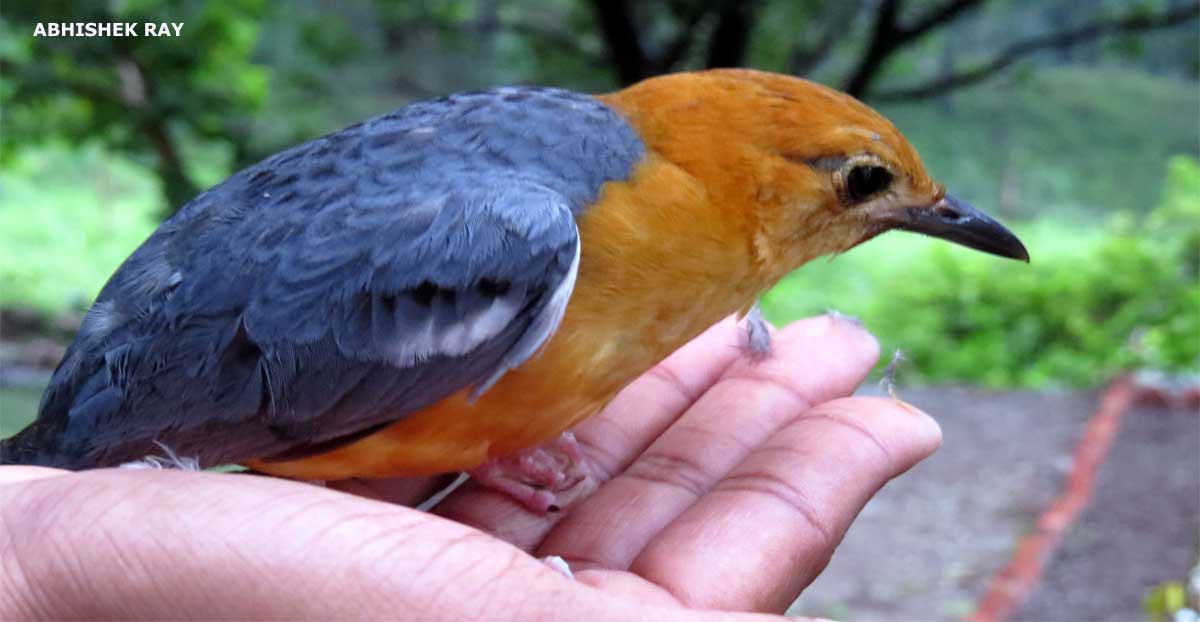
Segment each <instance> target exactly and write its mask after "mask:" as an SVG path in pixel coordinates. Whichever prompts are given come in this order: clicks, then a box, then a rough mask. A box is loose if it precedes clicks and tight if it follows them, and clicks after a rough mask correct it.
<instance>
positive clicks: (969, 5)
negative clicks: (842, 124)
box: [842, 0, 983, 97]
mask: <svg viewBox="0 0 1200 622" xmlns="http://www.w3.org/2000/svg"><path fill="white" fill-rule="evenodd" d="M982 2H983V0H948V1H947V2H946V3H945V4H943V5H942V6H940V7H938V8H936V9H933V10H931V11H930V12H929V13H927V14H926V15H925V16H924V17H922V18H920V19H918V20H917V21H916V22H915V23H913V24H912V25H910V26H902V25H901V24H900V23H899V22H898V21H897V20H898V16H899V14H900V9H901V4H902V2H901V0H883V2H882V3H880V5H879V13H878V17H877V18H876V20H875V27H874V28H873V29H872V33H871V42H870V44H868V46H867V51H866V52H865V53H863V56H862V59H861V60H860V61H859V62H858V67H857V68H856V69H855V70H854V71H853V72H852V73H851V74H850V78H848V79H847V80H846V82H845V83H844V84H843V86H842V90H843V91H846V92H847V93H849V94H851V95H854V96H855V97H862V96H863V94H864V93H866V92H867V91H868V90H869V88H870V86H871V82H873V81H874V80H875V77H876V75H877V74H878V73H879V70H880V69H882V68H883V64H884V61H886V60H887V59H888V57H889V56H891V55H892V54H895V53H896V51H897V50H899V49H900V48H902V47H904V46H906V45H909V44H911V43H912V42H914V41H916V40H917V39H919V38H921V37H922V36H923V35H925V33H927V32H929V31H930V30H931V29H933V28H936V27H938V26H940V25H942V24H945V23H946V22H949V21H950V20H952V19H954V18H956V17H958V16H959V15H961V14H963V13H964V12H966V11H967V10H970V9H973V8H976V7H978V6H979V5H980V4H982Z"/></svg>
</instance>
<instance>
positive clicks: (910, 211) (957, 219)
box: [886, 195, 1029, 263]
mask: <svg viewBox="0 0 1200 622" xmlns="http://www.w3.org/2000/svg"><path fill="white" fill-rule="evenodd" d="M886 222H887V224H888V225H890V226H891V227H893V228H896V229H903V230H905V231H913V232H916V233H924V234H925V235H930V236H933V237H935V238H941V239H943V240H949V241H951V242H954V243H955V244H961V245H963V246H966V247H968V248H973V249H975V250H978V251H983V252H985V253H991V254H993V255H999V256H1001V257H1009V258H1011V259H1019V260H1021V261H1024V262H1026V263H1028V262H1029V251H1027V250H1025V245H1024V244H1021V240H1019V239H1017V236H1015V235H1013V233H1012V231H1009V230H1008V229H1007V228H1006V227H1005V226H1004V225H1002V224H1000V223H998V222H996V220H995V219H993V218H992V217H991V216H988V215H987V214H984V213H983V212H981V211H979V210H977V209H975V208H974V207H972V206H971V204H969V203H967V202H966V201H962V200H959V199H956V198H954V197H952V196H950V195H946V196H945V197H943V198H942V200H940V201H938V202H937V203H934V204H933V205H929V206H926V207H910V208H907V209H902V210H899V211H898V212H893V213H892V214H891V215H890V216H889V217H888V218H887V220H886Z"/></svg>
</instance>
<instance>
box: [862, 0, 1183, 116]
mask: <svg viewBox="0 0 1200 622" xmlns="http://www.w3.org/2000/svg"><path fill="white" fill-rule="evenodd" d="M1198 16H1200V3H1197V4H1195V5H1192V6H1187V7H1179V8H1177V9H1173V10H1170V11H1167V12H1166V13H1161V14H1158V15H1145V14H1141V13H1135V14H1132V15H1127V16H1125V17H1121V18H1118V19H1107V20H1106V19H1101V20H1097V21H1095V22H1092V23H1091V24H1087V25H1085V26H1081V27H1079V28H1076V29H1074V30H1067V31H1062V32H1055V33H1049V34H1045V35H1041V36H1037V37H1031V38H1029V39H1026V40H1024V41H1019V42H1017V43H1013V44H1011V45H1009V46H1008V47H1007V48H1005V49H1004V50H1002V51H1001V52H1000V53H998V54H996V55H995V56H994V57H993V58H992V59H990V60H988V61H986V62H984V63H982V64H980V65H979V66H977V67H975V68H972V69H968V70H965V71H961V72H958V73H952V74H950V75H947V76H942V77H940V78H936V79H933V80H930V81H928V82H925V83H923V84H917V85H913V86H907V87H900V88H896V89H890V90H885V91H880V92H878V93H874V94H872V95H871V96H870V99H871V101H897V100H910V99H923V98H928V97H935V96H938V95H941V94H943V93H945V92H946V91H949V90H951V89H956V88H960V87H963V86H967V85H970V84H974V83H976V82H979V81H981V80H984V79H986V78H988V77H989V76H991V75H993V74H995V73H997V72H999V71H1001V70H1003V69H1005V68H1007V67H1008V66H1009V65H1012V64H1013V63H1015V62H1017V61H1018V60H1020V59H1021V58H1023V57H1025V56H1028V55H1030V54H1033V53H1034V52H1038V51H1041V50H1046V49H1055V48H1065V47H1070V46H1073V45H1078V44H1080V43H1084V42H1087V41H1091V40H1094V39H1098V38H1101V37H1105V36H1108V35H1114V34H1122V33H1130V32H1142V31H1146V30H1156V29H1160V28H1169V27H1171V26H1175V25H1178V24H1182V23H1184V22H1186V21H1188V20H1192V19H1195V18H1196V17H1198Z"/></svg>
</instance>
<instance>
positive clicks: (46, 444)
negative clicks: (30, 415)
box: [0, 421, 80, 469]
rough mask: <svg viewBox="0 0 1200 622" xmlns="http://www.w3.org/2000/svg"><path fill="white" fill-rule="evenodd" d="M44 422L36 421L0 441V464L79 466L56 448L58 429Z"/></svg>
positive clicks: (66, 467)
mask: <svg viewBox="0 0 1200 622" xmlns="http://www.w3.org/2000/svg"><path fill="white" fill-rule="evenodd" d="M52 428H53V426H48V425H47V424H46V423H44V422H40V421H36V422H34V423H32V424H30V425H29V426H28V427H26V428H25V429H24V430H21V431H20V432H18V433H16V434H15V435H13V436H12V437H10V438H6V439H4V440H3V441H0V465H16V464H21V465H28V466H48V467H57V468H61V469H75V468H80V467H79V466H77V465H74V464H72V460H70V459H69V458H68V457H67V456H65V455H64V454H63V452H61V451H60V450H59V448H58V443H57V442H55V439H56V438H57V437H58V436H59V434H58V433H57V432H58V431H57V430H55V429H52Z"/></svg>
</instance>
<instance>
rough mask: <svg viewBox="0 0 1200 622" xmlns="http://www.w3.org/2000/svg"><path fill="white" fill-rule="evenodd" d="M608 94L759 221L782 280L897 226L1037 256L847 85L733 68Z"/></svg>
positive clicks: (660, 144) (675, 158)
mask: <svg viewBox="0 0 1200 622" xmlns="http://www.w3.org/2000/svg"><path fill="white" fill-rule="evenodd" d="M606 100H608V101H610V102H611V103H613V104H614V105H615V106H616V107H617V108H619V109H621V110H623V111H624V112H625V113H626V115H627V116H629V117H630V120H631V122H632V123H633V124H634V125H635V127H637V128H638V129H639V132H640V133H641V135H642V137H643V139H644V140H645V141H646V144H647V146H648V147H649V148H650V150H651V151H652V152H653V153H655V154H657V155H659V156H661V157H663V158H665V159H666V160H668V161H670V162H672V163H673V164H675V165H677V166H679V167H681V168H683V169H684V170H686V171H687V172H688V173H690V174H691V176H693V177H695V178H697V179H700V180H702V181H703V183H704V186H705V188H706V192H707V193H708V194H709V196H710V198H711V199H712V200H713V201H714V203H716V204H718V205H721V206H724V207H723V208H722V209H726V210H730V211H734V212H738V219H740V221H743V222H749V223H751V226H750V227H749V229H750V230H751V231H750V235H751V236H752V238H753V239H752V244H753V245H754V246H755V247H756V248H758V249H759V252H760V253H761V254H763V255H764V256H765V258H766V260H767V262H768V263H769V264H771V265H773V266H775V267H776V270H774V271H775V272H777V274H775V275H773V276H775V277H776V278H777V277H778V276H782V274H778V273H779V272H785V271H787V270H791V269H793V268H795V267H796V266H798V265H800V264H802V263H804V262H806V261H808V260H810V259H812V258H814V257H816V256H819V255H824V254H829V253H839V252H843V251H846V250H848V249H850V248H852V247H854V246H855V245H857V244H860V243H862V242H864V241H866V240H869V239H871V238H873V237H875V236H876V235H879V234H880V233H883V232H885V231H888V230H891V229H902V230H907V231H914V232H917V233H923V234H926V235H930V236H934V237H938V238H942V239H945V240H949V241H951V242H955V243H957V244H962V245H964V246H968V247H970V248H974V249H977V250H981V251H984V252H988V253H993V254H996V255H1000V256H1003V257H1010V258H1014V259H1020V260H1023V261H1028V260H1029V255H1028V253H1027V252H1026V250H1025V247H1024V246H1023V245H1022V244H1021V242H1020V240H1018V239H1017V237H1016V236H1015V235H1013V234H1012V233H1011V232H1010V231H1009V230H1008V229H1006V228H1005V227H1004V226H1003V225H1001V224H1000V223H998V222H997V221H995V220H994V219H992V218H990V217H989V216H987V215H986V214H984V213H983V212H981V211H979V210H977V209H975V208H974V207H972V206H971V205H969V204H968V203H966V202H965V201H962V200H961V199H957V198H955V197H953V196H951V195H949V194H947V193H946V192H945V190H944V189H943V187H942V186H941V185H940V184H938V183H936V182H934V181H933V180H932V179H931V178H930V177H929V174H928V173H927V172H926V170H925V166H924V164H923V163H922V162H921V158H920V156H918V155H917V152H916V150H915V149H913V147H912V145H910V144H909V142H908V140H906V139H905V138H904V136H903V135H902V134H901V133H900V132H899V130H897V129H896V127H895V126H894V125H892V123H891V122H889V121H888V120H887V119H885V118H884V117H883V116H882V115H880V114H879V113H877V112H875V111H874V110H872V109H871V108H869V107H867V106H866V105H864V104H862V103H861V102H859V101H858V100H856V99H854V98H853V97H850V96H849V95H846V94H844V93H839V92H837V91H835V90H832V89H830V88H827V87H824V86H821V85H819V84H816V83H813V82H809V81H807V80H802V79H799V78H795V77H791V76H784V75H779V74H771V73H763V72H758V71H751V70H744V69H722V70H712V71H705V72H697V73H684V74H673V75H668V76H662V77H659V78H653V79H650V80H647V81H645V82H642V83H640V84H637V85H634V86H632V87H630V88H628V89H626V90H624V91H620V92H618V93H615V94H613V95H610V96H607V97H606Z"/></svg>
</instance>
